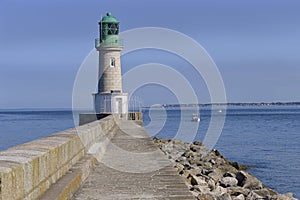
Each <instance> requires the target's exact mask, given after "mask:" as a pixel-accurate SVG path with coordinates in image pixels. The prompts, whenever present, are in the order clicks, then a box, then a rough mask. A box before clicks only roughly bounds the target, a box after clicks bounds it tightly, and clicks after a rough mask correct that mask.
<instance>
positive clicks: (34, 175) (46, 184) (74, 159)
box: [0, 116, 115, 200]
mask: <svg viewBox="0 0 300 200" xmlns="http://www.w3.org/2000/svg"><path fill="white" fill-rule="evenodd" d="M114 127H115V121H114V119H113V117H112V116H109V117H106V118H105V119H102V120H100V121H96V122H92V123H89V124H85V125H83V126H80V127H77V128H72V129H68V130H65V131H62V132H59V133H56V134H53V135H51V136H48V137H44V138H41V139H38V140H34V141H32V142H29V143H25V144H22V145H19V146H16V147H12V148H9V149H7V150H5V151H1V152H0V200H18V199H39V198H41V197H42V195H43V194H45V192H46V191H47V190H49V189H50V187H51V186H52V185H54V184H56V183H57V182H58V181H59V180H61V179H62V177H64V176H65V175H66V174H67V173H70V169H72V167H74V166H75V167H77V168H81V169H83V170H84V168H85V167H84V166H76V164H77V163H79V162H80V161H81V160H85V162H83V163H82V164H83V165H84V164H88V165H89V164H91V165H92V163H93V162H94V161H93V159H88V158H86V157H85V156H86V155H87V151H88V149H89V148H90V147H91V146H93V145H94V143H95V142H96V141H101V138H104V137H105V138H111V137H112V135H110V134H111V133H114V131H110V130H112V129H113V128H114ZM102 146H105V144H103V145H102ZM87 176H88V171H82V173H80V175H79V176H77V177H74V180H71V181H73V184H69V183H68V184H69V188H66V190H69V191H67V192H66V191H61V193H62V194H64V195H66V193H68V194H67V196H70V195H71V193H72V192H74V191H72V190H76V189H77V188H78V187H79V186H80V184H81V183H82V182H83V181H84V180H85V178H86V177H87ZM61 187H63V186H62V185H61ZM61 187H60V189H62V188H61ZM59 195H60V194H59ZM67 196H61V199H65V198H67ZM52 197H53V196H52ZM53 198H54V197H53ZM53 198H52V199H53ZM46 199H47V198H46ZM50 199H51V198H50Z"/></svg>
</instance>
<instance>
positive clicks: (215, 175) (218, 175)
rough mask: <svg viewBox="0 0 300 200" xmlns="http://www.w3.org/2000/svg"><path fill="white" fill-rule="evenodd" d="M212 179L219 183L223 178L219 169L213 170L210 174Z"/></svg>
mask: <svg viewBox="0 0 300 200" xmlns="http://www.w3.org/2000/svg"><path fill="white" fill-rule="evenodd" d="M208 176H209V177H210V178H212V179H213V180H214V181H215V182H218V181H220V180H221V179H222V177H223V172H222V171H221V170H219V169H215V170H213V171H212V172H211V173H209V174H208Z"/></svg>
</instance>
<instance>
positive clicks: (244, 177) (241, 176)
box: [236, 171, 262, 190]
mask: <svg viewBox="0 0 300 200" xmlns="http://www.w3.org/2000/svg"><path fill="white" fill-rule="evenodd" d="M236 179H237V180H238V186H241V187H244V188H248V189H250V190H259V189H262V183H261V182H260V181H259V180H258V179H257V178H256V177H254V176H252V175H251V174H249V173H247V172H244V171H240V172H238V173H237V174H236Z"/></svg>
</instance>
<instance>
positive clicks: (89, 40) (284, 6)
mask: <svg viewBox="0 0 300 200" xmlns="http://www.w3.org/2000/svg"><path fill="white" fill-rule="evenodd" d="M299 10H300V1H298V0H285V1H283V0H281V1H279V0H263V1H262V0H251V1H250V0H249V1H240V0H227V1H221V0H185V1H183V0H181V1H179V0H164V1H161V0H160V1H159V0H151V1H150V0H143V1H141V0H139V1H138V0H131V1H124V0H123V1H122V0H111V1H101V0H100V1H99V0H98V1H95V0H89V1H83V0H78V1H66V0H60V1H58V0H51V1H41V0H39V1H38V0H26V1H22V0H1V1H0V91H1V93H0V108H30V107H43V108H48V107H49V108H51V107H56V108H59V107H71V102H72V88H73V82H74V79H75V76H76V73H77V70H78V69H79V66H80V64H81V62H82V61H83V59H84V58H85V57H86V56H87V54H88V53H89V52H90V50H91V49H92V48H93V46H94V38H97V37H98V24H97V22H98V21H99V20H100V17H101V15H104V14H105V13H106V12H107V11H110V12H112V14H113V15H115V16H116V17H117V18H118V19H119V20H120V21H121V31H125V30H129V29H132V28H138V27H148V26H152V27H165V28H170V29H174V30H177V31H180V32H182V33H184V34H186V35H188V36H190V37H192V38H194V39H195V40H196V41H198V42H199V43H200V44H201V45H202V46H203V47H204V48H205V49H206V50H207V51H208V53H209V54H210V55H211V57H212V58H213V60H214V61H215V62H216V64H217V66H218V68H219V70H220V72H221V74H222V77H223V80H224V83H225V87H226V92H227V99H228V102H262V101H264V102H273V101H300V93H299V89H300V86H299V85H300V26H299V24H300V23H299V22H300V12H299ZM156 55H162V56H160V58H159V59H158V58H157V56H156ZM137 58H138V59H137ZM137 60H138V61H137ZM143 62H144V63H147V62H163V63H166V64H169V65H174V67H175V68H177V69H179V68H180V67H181V66H183V65H187V64H186V63H184V61H180V60H179V59H178V58H175V57H174V56H172V55H168V54H166V53H161V52H157V51H145V52H137V53H136V54H130V55H128V56H127V57H126V58H124V59H123V63H122V64H123V70H124V71H126V70H129V69H130V67H132V66H134V65H136V64H142V63H143ZM179 65H181V66H179ZM179 71H180V70H179ZM184 73H186V74H185V75H186V76H189V72H184ZM190 74H192V71H191V72H190ZM193 83H194V85H193V86H194V87H197V82H195V81H194V82H193ZM195 84H196V85H195ZM137 94H138V95H140V96H141V97H142V98H143V102H144V103H145V104H146V105H151V104H154V103H176V99H174V97H172V95H171V94H169V92H168V91H167V89H166V88H159V87H157V86H153V87H151V86H146V87H143V88H141V89H140V90H139V91H138V92H137ZM153 94H164V95H153ZM197 94H198V95H199V98H200V97H201V98H200V99H201V101H200V103H206V102H209V100H210V99H209V95H208V93H207V91H206V88H205V84H204V83H203V81H202V80H199V88H198V92H197Z"/></svg>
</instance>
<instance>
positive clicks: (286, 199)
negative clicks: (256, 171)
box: [272, 193, 297, 200]
mask: <svg viewBox="0 0 300 200" xmlns="http://www.w3.org/2000/svg"><path fill="white" fill-rule="evenodd" d="M272 199H276V200H297V199H296V198H294V197H293V194H292V193H286V194H278V195H275V196H273V198H272Z"/></svg>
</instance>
